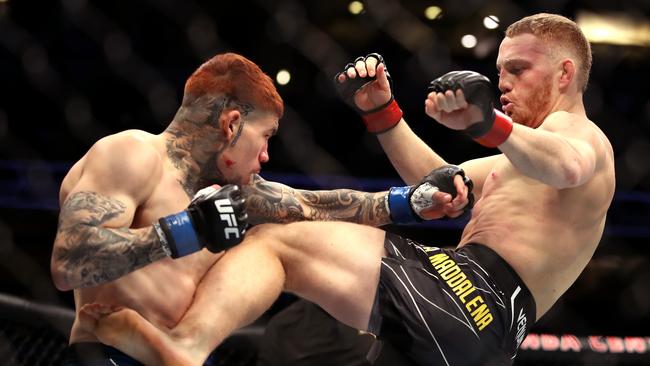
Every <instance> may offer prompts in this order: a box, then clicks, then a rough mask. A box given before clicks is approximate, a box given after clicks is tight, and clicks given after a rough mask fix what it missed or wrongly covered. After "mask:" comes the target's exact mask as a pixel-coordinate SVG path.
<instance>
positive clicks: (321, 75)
mask: <svg viewBox="0 0 650 366" xmlns="http://www.w3.org/2000/svg"><path fill="white" fill-rule="evenodd" d="M537 12H553V13H560V14H562V15H565V16H568V17H570V18H572V19H574V20H576V21H578V23H579V24H580V25H581V26H582V27H583V30H584V31H585V33H587V35H588V36H589V38H590V40H591V42H592V47H593V53H594V64H593V69H592V73H591V81H590V84H589V87H588V90H587V92H586V94H585V105H586V109H587V114H588V116H589V117H590V118H591V119H592V120H593V121H595V122H596V123H597V124H598V125H599V126H600V128H602V129H603V131H604V132H605V133H606V134H607V135H608V136H609V138H610V140H611V142H612V144H613V146H614V150H615V157H616V170H617V190H616V195H615V197H614V201H613V204H612V206H611V209H610V212H609V216H608V221H607V226H606V230H605V234H604V236H603V239H602V241H601V243H600V246H599V248H598V250H597V252H596V255H595V257H594V258H593V260H592V261H591V263H589V265H588V266H587V268H586V270H585V271H584V273H583V274H582V275H581V276H580V277H579V278H578V280H577V281H576V282H575V284H574V285H573V286H572V287H571V288H570V289H569V291H568V292H567V293H566V294H565V296H563V297H562V298H561V299H560V300H559V301H558V302H557V304H555V306H554V307H553V308H552V310H551V311H550V312H549V313H547V314H546V315H545V316H544V317H543V318H542V319H541V320H540V321H539V322H538V323H537V324H536V325H535V326H534V328H533V334H531V335H530V336H529V337H528V338H527V339H526V341H525V342H524V344H523V346H522V349H521V350H520V353H519V356H518V358H517V360H516V362H515V364H516V365H557V364H562V365H628V364H639V365H641V364H644V365H648V364H650V263H649V258H650V257H649V255H650V102H649V96H650V82H649V81H650V67H649V66H650V48H649V47H650V20H649V19H650V1H647V0H637V1H634V0H626V1H605V0H581V1H573V0H544V1H542V0H538V1H526V2H515V1H510V0H493V1H487V0H468V1H459V0H439V1H423V0H422V1H419V0H418V1H394V0H373V1H365V2H350V1H340V0H328V1H294V0H278V1H271V0H257V1H255V0H250V1H248V0H240V1H203V0H200V1H199V0H186V1H178V0H143V1H123V0H122V1H88V0H53V1H43V2H39V1H24V0H0V293H1V294H0V304H1V305H0V364H2V365H56V364H58V359H59V357H60V354H61V350H62V349H63V347H64V346H65V344H66V342H67V336H68V331H69V327H70V322H71V316H72V314H73V309H74V307H73V306H74V304H73V298H72V292H59V291H57V290H56V289H55V288H54V286H53V284H52V280H51V278H50V272H49V262H50V255H51V251H52V243H53V239H54V235H55V231H56V225H57V215H58V208H59V204H58V188H59V184H60V183H61V180H62V178H63V176H64V174H65V172H66V171H67V170H68V169H69V168H70V166H71V164H72V163H73V162H75V161H76V160H77V159H79V158H80V157H81V156H82V155H83V154H84V153H85V151H86V150H87V149H88V148H90V146H92V144H93V143H94V142H95V141H96V140H97V139H99V138H101V137H102V136H105V135H108V134H112V133H115V132H118V131H121V130H124V129H132V128H136V129H142V130H145V131H148V132H152V133H159V132H161V131H162V130H163V129H164V128H165V127H166V125H167V124H168V123H169V122H170V121H171V119H172V117H173V116H174V113H175V111H176V109H177V108H178V106H179V103H180V101H181V97H182V91H183V84H184V81H185V80H186V78H187V77H188V76H189V74H190V73H191V72H192V71H193V70H194V69H195V68H196V67H197V66H198V65H200V64H201V63H202V62H203V61H204V60H206V59H208V58H209V57H211V56H212V55H214V54H216V53H220V52H226V51H233V52H237V53H240V54H242V55H245V56H246V57H248V58H250V59H251V60H253V61H254V62H256V63H257V64H259V65H260V67H261V68H262V69H263V70H264V71H265V72H267V73H268V74H269V75H270V76H271V77H272V78H273V79H274V80H276V83H277V88H278V90H279V92H280V94H281V95H282V97H283V98H284V100H285V103H286V113H285V116H284V118H283V119H282V120H281V122H280V126H281V128H280V131H279V134H278V136H277V137H275V138H274V139H272V140H271V143H270V147H269V152H270V157H271V160H270V162H269V163H267V164H266V166H265V167H264V169H265V170H264V171H263V174H262V176H264V177H265V178H267V179H272V180H277V181H280V182H284V183H286V184H289V185H291V186H294V187H296V188H307V189H316V188H319V189H321V188H323V189H326V188H342V187H346V188H356V189H363V190H371V191H378V190H384V189H386V188H388V187H390V186H391V185H396V184H401V182H400V180H399V177H398V175H397V173H396V172H395V171H394V170H393V168H392V167H391V165H390V162H389V161H388V159H387V158H386V156H385V155H384V154H383V152H382V151H381V148H380V146H379V144H378V142H377V140H376V138H375V137H374V136H372V135H370V134H368V133H366V132H365V130H364V127H363V125H362V123H360V121H359V118H358V117H357V115H356V114H355V112H354V111H353V110H351V109H350V108H348V107H347V106H346V105H345V104H344V103H342V102H341V101H340V100H339V99H338V98H337V97H336V94H335V92H334V90H333V88H332V77H333V75H334V74H335V73H336V72H338V71H339V70H340V69H341V68H342V67H343V65H345V64H346V63H347V62H348V61H349V60H352V59H354V58H355V57H356V56H359V55H365V54H368V53H370V52H379V53H381V54H382V55H384V56H385V58H386V60H387V64H388V68H389V70H390V73H391V75H392V76H393V79H394V88H395V95H396V98H397V100H399V102H400V105H401V107H402V109H403V110H404V111H405V118H406V119H407V120H408V121H409V124H410V126H411V127H412V128H413V129H414V130H415V132H416V133H417V134H418V135H419V136H421V137H422V138H423V139H424V140H425V141H426V142H427V143H428V144H429V145H430V146H432V147H433V148H434V149H435V150H437V151H438V152H439V153H440V154H441V155H442V156H444V157H446V158H447V160H448V161H450V162H455V163H460V162H462V161H465V160H467V159H470V158H475V157H480V156H484V155H487V154H492V153H494V151H490V150H488V149H485V148H482V147H481V146H480V145H478V144H476V143H473V142H471V141H470V140H468V139H467V138H466V137H464V136H463V135H461V134H458V133H454V132H453V131H451V130H448V129H446V128H444V127H442V126H441V125H438V124H437V123H435V122H434V121H433V120H431V119H430V118H428V117H426V116H425V114H424V108H423V101H424V98H425V94H426V87H427V85H428V83H429V81H431V80H432V79H434V78H436V77H438V76H440V75H442V74H443V73H445V72H447V71H451V70H456V69H470V70H475V71H478V72H481V73H483V74H485V75H487V76H488V77H489V78H490V79H491V80H492V81H493V82H494V81H496V80H497V73H496V68H495V59H496V55H497V48H498V45H499V42H500V39H501V38H502V34H503V31H504V30H505V27H506V26H507V25H508V24H510V23H511V22H513V21H514V20H517V19H519V18H521V17H522V16H525V15H529V14H533V13H537ZM495 88H496V87H495ZM506 219H507V218H504V220H506ZM463 224H464V222H463V221H462V220H450V221H442V222H432V223H427V224H424V225H420V226H408V227H400V228H398V227H388V228H387V229H388V230H391V231H396V232H400V233H406V234H409V235H410V236H412V237H413V238H415V239H418V240H421V241H423V242H427V243H431V244H432V245H438V246H452V245H454V244H455V243H456V242H457V240H458V238H459V236H460V232H461V228H462V226H463ZM557 255H558V256H561V255H562V253H557ZM295 300H296V299H295V298H294V297H292V296H290V295H282V297H281V298H280V299H279V300H278V301H277V302H276V304H275V305H274V306H273V307H272V308H271V309H270V310H269V311H268V312H267V313H266V314H265V315H264V316H263V317H262V318H260V319H259V320H258V321H257V322H256V323H255V324H253V325H252V326H251V327H248V328H245V329H243V330H241V331H239V332H238V333H237V334H235V335H234V336H233V337H231V338H230V339H229V340H228V341H227V342H226V343H225V344H223V345H222V346H220V347H219V348H218V349H217V350H216V351H215V353H214V355H213V357H211V359H210V362H211V364H214V365H255V364H256V363H257V362H258V350H259V349H260V347H261V344H262V343H263V342H264V337H263V333H264V329H265V326H266V324H267V323H268V321H269V320H270V319H272V317H273V316H274V315H275V314H276V313H277V312H279V311H281V310H282V309H284V308H286V307H287V306H289V305H290V304H292V303H293V302H294V301H295ZM280 335H281V336H282V334H280ZM285 336H286V337H296V336H295V335H292V334H289V333H288V334H286V335H285ZM287 341H288V342H292V340H291V339H289V340H287ZM313 364H319V363H317V362H314V363H313ZM325 364H326V363H325ZM350 364H355V365H356V364H359V365H361V364H364V363H363V362H362V361H361V360H359V361H358V363H350Z"/></svg>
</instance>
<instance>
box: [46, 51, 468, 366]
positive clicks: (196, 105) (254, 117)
mask: <svg viewBox="0 0 650 366" xmlns="http://www.w3.org/2000/svg"><path fill="white" fill-rule="evenodd" d="M282 114H283V103H282V99H281V98H280V96H279V95H278V93H277V91H276V89H275V87H274V85H273V83H272V81H271V79H270V78H269V77H268V76H267V75H265V74H264V73H263V72H262V71H261V70H260V69H259V67H258V66H257V65H255V64H254V63H252V62H251V61H249V60H247V59H246V58H244V57H242V56H239V55H236V54H222V55H217V56H215V57H213V58H212V59H210V60H209V61H207V62H206V63H205V64H203V65H202V66H201V67H199V68H198V69H197V70H196V71H195V72H194V73H193V74H192V75H191V76H190V77H189V79H188V80H187V82H186V84H185V91H184V96H183V102H182V105H181V107H180V109H179V110H178V112H177V114H176V116H175V117H174V119H173V120H172V122H171V123H170V124H169V126H168V127H167V129H166V130H165V131H163V132H162V133H160V134H158V135H153V134H150V133H147V132H144V131H138V130H128V131H124V132H120V133H117V134H114V135H111V136H108V137H105V138H103V139H101V140H99V141H98V142H96V143H95V144H94V146H92V147H91V148H90V150H89V151H88V152H87V153H86V155H85V156H83V157H82V158H81V160H79V161H78V162H77V163H76V164H75V165H74V166H73V167H72V168H71V170H70V172H69V173H68V174H67V176H66V177H65V178H64V180H63V182H62V185H61V191H60V201H61V212H60V216H59V225H58V231H57V234H56V238H55V242H54V249H53V253H52V261H51V270H52V277H53V280H54V283H55V285H56V287H57V288H58V289H60V290H71V289H74V298H75V306H76V309H77V319H75V322H74V324H73V327H72V331H71V334H70V346H69V347H68V349H67V350H66V355H65V360H64V363H63V364H64V365H79V364H93V365H114V364H116V363H117V364H120V365H124V364H134V363H135V361H134V360H132V359H131V358H130V357H128V356H126V355H125V354H123V353H121V352H120V351H118V350H116V349H113V348H111V347H109V346H106V345H103V344H101V343H100V342H99V341H98V340H97V338H96V337H95V336H94V335H93V334H92V333H90V332H88V331H87V330H85V329H84V328H83V327H81V326H80V322H79V314H80V312H79V309H81V308H82V307H83V306H84V305H85V304H89V303H101V304H106V305H107V306H108V307H110V308H111V309H116V308H120V307H127V308H132V309H135V310H136V311H137V312H138V313H139V314H141V315H142V316H143V317H144V318H146V319H147V320H148V321H150V322H151V323H153V324H155V325H157V326H159V327H161V328H163V329H165V328H167V329H169V328H172V327H174V326H175V325H176V324H177V323H178V322H179V321H180V320H181V319H182V318H183V317H184V315H185V313H186V310H187V309H188V307H189V306H190V304H191V303H192V301H193V300H194V301H195V302H202V301H207V302H219V301H226V302H227V301H230V302H231V303H232V305H236V304H235V302H236V301H237V300H236V299H229V298H223V297H222V296H219V286H221V284H222V283H228V281H232V280H233V279H229V278H223V277H224V275H223V272H224V271H223V270H222V269H221V268H220V267H221V265H220V263H221V262H220V261H219V259H220V258H221V256H222V255H223V250H224V249H227V248H229V247H231V246H233V245H236V244H238V243H239V241H241V240H242V238H243V236H244V231H245V227H246V224H247V217H246V215H244V214H242V210H243V208H244V207H243V206H244V202H243V200H242V199H241V198H240V194H239V193H240V192H241V191H240V189H239V188H238V186H236V185H248V186H247V188H245V189H246V190H248V191H249V192H248V194H249V198H248V202H247V203H246V205H248V206H249V207H248V208H247V209H248V211H249V215H251V219H252V221H254V218H255V215H256V214H261V215H265V216H273V217H277V218H276V219H274V220H272V221H277V222H281V221H294V220H304V219H316V218H317V219H321V220H322V219H324V220H328V219H330V220H333V219H335V220H346V221H353V222H357V223H364V224H369V225H381V224H385V223H388V222H389V221H390V219H389V217H388V211H387V209H388V207H387V205H386V194H385V193H383V194H382V193H378V194H369V193H361V192H353V191H350V190H339V191H333V192H310V193H308V192H301V191H297V190H292V189H290V188H289V187H286V186H282V185H280V184H277V183H272V182H266V181H264V180H262V179H261V178H260V177H259V176H257V173H258V172H259V171H260V168H261V164H262V163H265V162H267V161H268V160H269V156H268V152H267V145H268V140H269V138H270V137H271V136H273V135H274V134H275V133H276V132H277V130H278V127H279V124H278V121H279V118H280V117H281V116H282ZM450 172H451V174H448V173H450ZM457 173H459V171H458V170H445V171H439V172H438V173H435V174H432V175H430V176H429V177H428V178H427V179H426V180H425V184H420V185H418V186H417V187H413V188H412V189H407V190H405V191H404V190H402V191H400V192H401V193H402V194H403V195H402V196H403V197H401V198H403V199H404V200H403V201H401V202H400V201H399V200H398V202H400V203H401V205H400V207H398V208H395V210H396V212H397V211H399V209H402V210H406V211H409V212H410V210H411V209H412V208H411V207H414V208H415V209H416V213H417V214H418V217H420V216H421V217H425V218H432V217H434V216H436V215H438V216H441V215H444V214H446V215H448V216H457V215H459V214H460V213H461V208H462V206H464V205H465V204H466V203H467V201H466V197H467V187H466V186H465V184H464V182H463V179H461V175H459V174H457ZM443 178H444V179H443ZM441 180H443V182H440V181H441ZM212 184H221V185H224V184H229V185H227V186H224V187H223V188H221V189H219V188H218V187H214V186H212V187H211V185H212ZM251 184H252V185H251ZM445 184H446V187H447V188H444V187H443V186H445ZM437 186H440V187H443V188H441V191H438V189H437V188H436V187H437ZM204 187H208V188H206V189H202V188H204ZM416 188H419V189H417V190H416ZM200 189H202V190H201V191H200V192H199V190H200ZM444 189H446V191H447V192H449V193H452V192H453V193H452V194H449V193H444V192H442V190H444ZM197 192H199V193H198V194H197ZM452 195H453V196H456V198H454V199H453V201H452ZM192 197H194V199H192ZM407 200H408V202H407ZM269 201H271V202H273V203H274V205H272V206H271V205H264V204H263V203H264V202H269ZM411 202H413V203H411ZM432 203H436V204H437V206H434V207H433V208H432V207H431V204H432ZM418 205H419V206H418ZM253 206H254V207H253ZM269 208H273V210H269ZM425 208H426V210H425ZM436 210H437V211H436ZM224 218H225V219H224ZM267 220H268V219H267ZM205 248H207V249H208V250H205ZM256 264H257V265H259V266H263V265H264V263H256ZM248 270H249V271H250V273H251V274H252V275H254V273H255V270H256V269H255V268H254V267H251V268H249V269H248ZM253 277H254V276H253ZM234 280H237V281H243V280H244V279H243V278H238V279H234ZM206 289H207V290H206ZM272 300H273V299H270V300H269V301H272ZM253 302H255V300H254V299H253ZM253 305H254V306H253V307H254V308H259V309H266V308H267V307H268V306H270V304H269V303H260V304H253ZM221 315H223V314H204V316H205V317H214V318H215V321H225V320H223V319H221V318H220V316H221ZM251 320H252V319H251Z"/></svg>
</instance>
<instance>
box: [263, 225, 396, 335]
mask: <svg viewBox="0 0 650 366" xmlns="http://www.w3.org/2000/svg"><path fill="white" fill-rule="evenodd" d="M260 229H261V230H260V231H259V232H257V233H255V236H258V235H259V237H260V238H265V237H266V238H267V239H271V240H269V241H268V242H267V243H268V244H269V245H271V246H272V248H273V250H274V251H275V252H276V254H277V256H278V257H279V258H280V260H281V261H282V264H283V266H284V268H285V273H286V281H285V288H286V290H287V291H291V292H294V293H296V294H298V295H299V296H301V297H304V298H306V299H308V300H311V301H314V302H316V303H318V304H319V305H321V306H322V307H323V308H325V310H327V311H329V312H330V313H332V315H334V316H336V317H338V318H339V319H340V318H341V317H345V318H349V319H340V320H343V321H345V322H346V323H348V324H349V323H350V321H357V320H358V318H359V317H361V319H362V318H364V317H365V316H366V315H369V311H370V308H371V306H372V302H373V301H374V296H375V291H376V288H377V283H378V281H379V271H380V268H381V258H382V256H383V255H384V253H385V251H384V246H383V244H384V236H385V232H384V231H383V230H379V229H377V228H373V227H369V226H363V225H356V224H351V223H345V222H297V223H292V224H288V225H272V226H269V227H267V228H264V226H262V227H260ZM366 312H368V314H366ZM362 322H363V320H362ZM365 325H367V324H363V326H365Z"/></svg>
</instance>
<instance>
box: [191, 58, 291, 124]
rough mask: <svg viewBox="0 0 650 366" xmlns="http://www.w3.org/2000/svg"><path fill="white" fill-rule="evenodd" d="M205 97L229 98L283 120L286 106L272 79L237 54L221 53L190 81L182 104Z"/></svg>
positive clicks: (206, 63)
mask: <svg viewBox="0 0 650 366" xmlns="http://www.w3.org/2000/svg"><path fill="white" fill-rule="evenodd" d="M206 94H212V95H220V94H223V95H228V96H229V97H231V98H234V99H236V100H237V101H239V102H243V103H249V104H252V105H253V106H254V107H255V108H258V109H261V110H262V111H265V112H271V113H273V114H275V115H277V116H278V118H280V117H282V115H283V114H284V104H283V102H282V98H281V97H280V94H278V91H277V90H276V89H275V85H273V81H272V80H271V78H270V77H269V76H268V75H266V74H265V73H264V72H263V71H262V70H261V69H260V68H259V66H257V65H256V64H255V63H254V62H252V61H250V60H249V59H247V58H245V57H244V56H241V55H238V54H235V53H224V54H219V55H216V56H214V57H212V58H211V59H209V60H208V61H206V62H205V63H204V64H203V65H201V66H200V67H199V68H198V69H197V70H196V71H194V73H193V74H192V75H191V76H190V77H189V78H188V79H187V82H186V83H185V92H184V96H183V105H185V104H186V103H191V101H192V100H194V99H196V98H199V97H201V96H203V95H206Z"/></svg>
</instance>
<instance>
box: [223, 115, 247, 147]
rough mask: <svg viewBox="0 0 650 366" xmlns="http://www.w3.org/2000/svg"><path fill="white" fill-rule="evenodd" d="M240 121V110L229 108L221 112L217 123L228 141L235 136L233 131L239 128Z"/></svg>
mask: <svg viewBox="0 0 650 366" xmlns="http://www.w3.org/2000/svg"><path fill="white" fill-rule="evenodd" d="M241 122H242V119H241V112H239V111H238V110H237V109H230V110H226V111H224V112H223V113H221V117H220V118H219V124H220V127H221V132H222V133H223V135H224V136H225V137H226V140H227V141H228V142H230V141H231V140H232V139H233V138H234V137H235V132H236V131H237V129H238V128H239V124H240V123H241Z"/></svg>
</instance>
